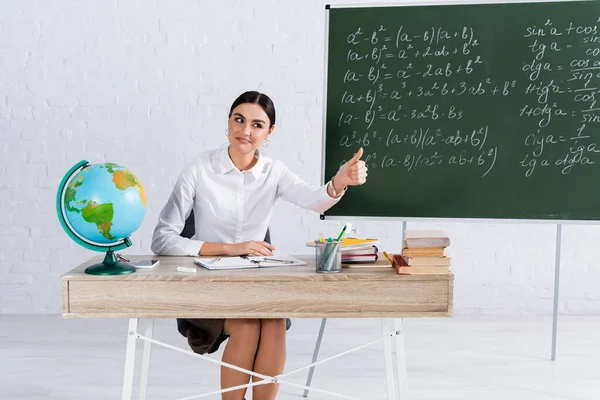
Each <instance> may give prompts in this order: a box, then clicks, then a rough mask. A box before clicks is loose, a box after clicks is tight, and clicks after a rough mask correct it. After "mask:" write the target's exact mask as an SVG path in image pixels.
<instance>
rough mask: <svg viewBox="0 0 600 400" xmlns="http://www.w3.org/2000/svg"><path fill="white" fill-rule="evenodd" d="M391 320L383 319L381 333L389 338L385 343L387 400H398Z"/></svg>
mask: <svg viewBox="0 0 600 400" xmlns="http://www.w3.org/2000/svg"><path fill="white" fill-rule="evenodd" d="M391 321H392V319H391V318H382V319H381V333H382V334H383V336H387V338H386V339H385V340H384V341H383V355H384V357H385V381H386V383H387V398H388V400H396V394H395V391H396V390H395V387H394V386H395V385H394V358H393V355H392V343H391V340H392V337H391V334H392V329H393V326H392V325H391V324H390V322H391Z"/></svg>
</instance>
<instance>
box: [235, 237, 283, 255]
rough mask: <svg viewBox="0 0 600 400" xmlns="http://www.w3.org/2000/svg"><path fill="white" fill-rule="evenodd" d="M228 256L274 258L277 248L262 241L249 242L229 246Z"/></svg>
mask: <svg viewBox="0 0 600 400" xmlns="http://www.w3.org/2000/svg"><path fill="white" fill-rule="evenodd" d="M227 247H228V248H227V254H228V255H230V256H243V255H246V254H247V255H249V256H272V255H273V250H275V247H274V246H273V245H271V244H269V243H267V242H263V241H260V240H249V241H247V242H242V243H234V244H230V245H228V246H227Z"/></svg>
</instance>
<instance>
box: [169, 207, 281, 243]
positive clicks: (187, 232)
mask: <svg viewBox="0 0 600 400" xmlns="http://www.w3.org/2000/svg"><path fill="white" fill-rule="evenodd" d="M195 226H196V225H195V220H194V210H192V212H190V216H189V217H188V218H187V219H186V220H185V225H184V226H183V230H182V231H181V233H180V234H179V236H182V237H184V238H188V239H190V238H191V237H192V236H194V233H196V228H195ZM265 242H267V243H271V233H270V232H269V228H267V233H266V234H265Z"/></svg>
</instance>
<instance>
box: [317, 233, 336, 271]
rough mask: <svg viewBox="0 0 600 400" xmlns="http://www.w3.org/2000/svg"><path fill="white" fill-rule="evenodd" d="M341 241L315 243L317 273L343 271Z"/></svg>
mask: <svg viewBox="0 0 600 400" xmlns="http://www.w3.org/2000/svg"><path fill="white" fill-rule="evenodd" d="M341 243H342V242H341V241H333V242H315V257H316V258H315V261H316V266H317V267H316V271H317V272H320V273H324V274H330V273H335V272H341V271H342V246H341Z"/></svg>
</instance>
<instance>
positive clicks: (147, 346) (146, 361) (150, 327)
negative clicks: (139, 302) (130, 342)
mask: <svg viewBox="0 0 600 400" xmlns="http://www.w3.org/2000/svg"><path fill="white" fill-rule="evenodd" d="M153 331H154V319H153V318H150V319H149V320H148V324H147V325H146V334H145V336H146V337H147V338H149V339H153ZM151 351H152V343H151V342H150V341H149V340H146V341H145V342H144V358H143V359H142V377H141V378H140V400H146V393H147V392H148V373H149V371H150V353H151Z"/></svg>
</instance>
